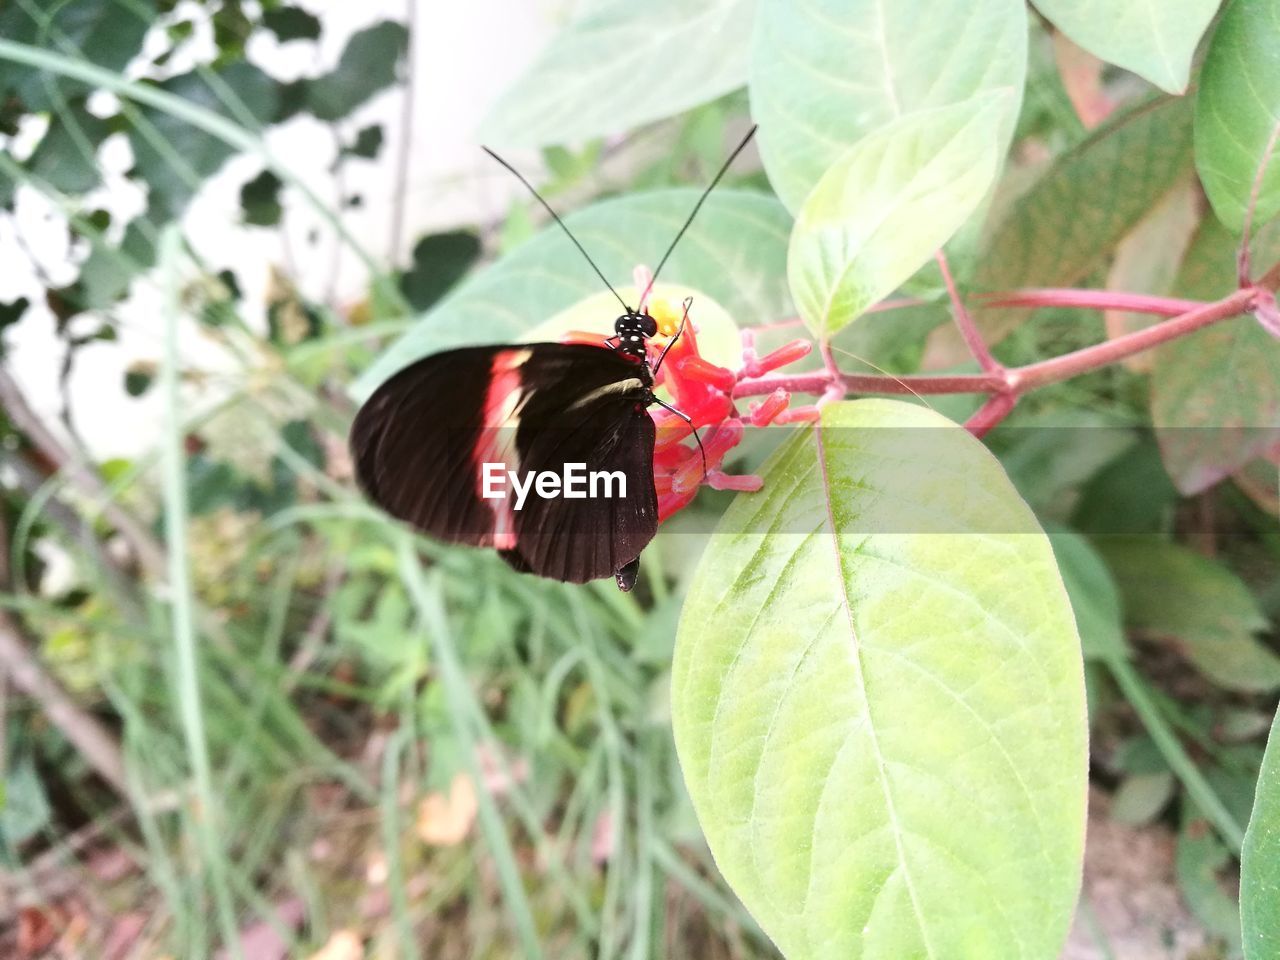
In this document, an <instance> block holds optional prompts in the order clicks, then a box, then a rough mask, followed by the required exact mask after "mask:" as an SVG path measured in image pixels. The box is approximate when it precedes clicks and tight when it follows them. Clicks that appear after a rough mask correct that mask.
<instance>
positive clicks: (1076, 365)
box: [1009, 287, 1257, 393]
mask: <svg viewBox="0 0 1280 960" xmlns="http://www.w3.org/2000/svg"><path fill="white" fill-rule="evenodd" d="M1256 297H1257V291H1256V290H1254V289H1253V288H1252V287H1247V288H1245V289H1243V290H1237V291H1236V292H1235V293H1233V294H1231V296H1229V297H1225V298H1223V299H1222V300H1219V301H1218V302H1216V303H1204V304H1199V305H1197V306H1196V307H1195V308H1194V309H1192V310H1188V311H1187V312H1186V313H1183V314H1181V315H1179V316H1176V317H1173V318H1172V319H1170V320H1166V321H1164V323H1157V324H1155V325H1153V326H1150V327H1147V328H1146V329H1144V330H1136V331H1134V332H1133V333H1129V334H1125V335H1124V336H1123V337H1116V338H1115V339H1114V340H1108V341H1106V342H1105V343H1099V344H1095V345H1094V346H1092V347H1085V348H1083V349H1081V350H1073V351H1072V352H1071V353H1066V354H1063V355H1062V356H1060V357H1054V358H1053V359H1051V360H1042V361H1040V362H1039V363H1033V364H1030V365H1029V366H1025V367H1019V368H1018V369H1017V370H1011V371H1009V372H1010V374H1012V375H1013V377H1012V382H1011V384H1010V386H1012V387H1013V388H1014V389H1015V390H1016V391H1017V392H1018V393H1023V392H1025V391H1027V390H1031V389H1034V388H1036V387H1043V386H1044V385H1045V384H1049V383H1057V382H1059V381H1060V380H1068V379H1070V378H1071V377H1075V376H1078V375H1080V374H1082V373H1085V372H1087V371H1089V370H1096V369H1097V368H1098V367H1105V366H1107V365H1108V364H1112V363H1115V362H1117V361H1119V360H1123V359H1125V358H1126V357H1131V356H1133V355H1134V354H1135V353H1142V352H1143V351H1144V350H1150V349H1151V348H1152V347H1158V346H1159V345H1160V344H1162V343H1168V342H1169V341H1170V340H1176V339H1178V338H1179V337H1184V336H1186V335H1187V334H1189V333H1193V332H1194V331H1196V330H1199V329H1201V328H1202V327H1207V326H1209V325H1210V324H1214V323H1217V322H1218V321H1220V320H1227V319H1230V318H1231V317H1236V316H1239V315H1240V314H1242V313H1248V312H1249V311H1250V310H1251V309H1253V303H1254V300H1255V298H1256Z"/></svg>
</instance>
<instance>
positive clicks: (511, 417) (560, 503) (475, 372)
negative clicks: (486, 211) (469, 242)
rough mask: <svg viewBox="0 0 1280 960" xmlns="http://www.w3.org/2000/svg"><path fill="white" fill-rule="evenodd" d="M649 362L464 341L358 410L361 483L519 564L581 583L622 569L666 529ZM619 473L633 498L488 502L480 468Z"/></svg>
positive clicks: (424, 525)
mask: <svg viewBox="0 0 1280 960" xmlns="http://www.w3.org/2000/svg"><path fill="white" fill-rule="evenodd" d="M649 382H650V378H649V376H648V369H647V368H646V367H644V365H643V364H640V363H637V362H635V361H632V360H629V359H627V358H626V357H624V356H622V355H620V354H618V353H615V352H613V351H611V350H607V349H604V348H602V347H594V346H590V345H585V344H558V343H539V344H526V345H519V346H499V347H469V348H464V349H461V350H452V351H448V352H446V353H442V354H436V355H434V356H431V357H428V358H426V359H425V360H420V361H418V362H417V363H415V364H413V365H411V366H409V367H407V368H406V369H405V370H403V371H401V372H400V373H398V374H396V375H395V376H394V377H392V378H391V379H390V380H388V381H387V382H386V383H384V384H383V385H382V386H381V387H379V388H378V390H376V391H375V392H374V394H373V395H372V396H371V397H370V398H369V400H368V401H367V402H366V403H365V405H364V406H363V407H362V408H361V409H360V412H359V413H358V414H357V416H356V421H355V424H354V425H353V427H352V431H351V448H352V455H353V461H354V463H355V471H356V477H357V479H358V480H359V482H360V484H361V486H362V487H363V488H364V490H365V491H366V493H367V494H368V496H369V498H370V499H371V500H373V501H374V502H375V503H377V504H379V505H380V506H381V507H383V508H384V509H385V510H387V512H388V513H390V514H391V515H393V516H395V517H397V518H399V519H401V520H405V521H407V522H409V523H411V524H413V525H414V526H416V527H418V528H419V529H421V530H423V531H424V532H426V533H428V534H431V535H432V536H435V537H437V538H439V539H442V540H447V541H450V542H454V543H466V544H471V545H475V546H496V547H498V548H499V549H501V550H502V552H503V556H504V557H505V558H506V559H507V560H508V562H510V563H511V564H512V565H513V566H515V567H516V568H517V569H522V570H527V571H529V572H533V573H537V574H540V575H542V576H546V577H552V578H555V579H558V580H568V581H572V582H575V583H580V582H584V581H586V580H592V579H596V578H599V577H607V576H610V575H613V574H614V573H615V572H616V571H617V570H618V569H619V568H621V567H623V566H626V565H628V564H629V563H630V562H631V561H633V560H634V559H635V558H636V557H638V556H639V553H640V551H641V550H642V549H643V548H644V546H645V545H647V544H648V542H649V541H650V540H651V539H653V536H654V534H655V533H656V532H657V495H656V493H655V491H654V486H653V443H654V427H653V422H652V420H651V419H650V417H649V415H648V413H647V411H646V404H647V399H648V385H649ZM493 461H498V462H503V463H504V464H505V465H506V466H508V467H510V468H512V469H516V470H518V471H519V472H520V473H521V474H524V473H525V472H528V471H538V472H542V471H548V472H554V473H556V474H558V475H563V473H564V465H565V464H566V463H577V464H583V465H584V468H585V471H588V472H589V471H609V472H617V473H619V474H621V475H622V476H624V477H625V478H626V494H627V495H626V496H625V497H616V498H612V499H606V498H588V499H566V498H564V497H556V498H552V497H545V498H544V497H540V496H538V495H537V494H536V491H535V490H532V489H531V490H530V492H529V494H528V498H527V500H526V502H525V503H524V504H523V509H522V510H520V511H515V510H514V509H512V508H513V507H514V497H513V496H512V495H510V492H509V491H508V498H507V499H506V500H505V501H495V500H492V499H485V498H483V497H482V496H481V489H482V487H481V465H482V464H483V463H484V462H493Z"/></svg>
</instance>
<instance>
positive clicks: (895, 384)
mask: <svg viewBox="0 0 1280 960" xmlns="http://www.w3.org/2000/svg"><path fill="white" fill-rule="evenodd" d="M1277 284H1280V264H1277V265H1276V266H1275V267H1273V268H1272V269H1271V270H1270V271H1268V273H1267V274H1266V275H1265V276H1264V277H1263V278H1262V280H1260V281H1259V282H1258V284H1257V285H1256V286H1252V287H1247V288H1245V289H1242V290H1237V291H1235V292H1234V293H1232V294H1231V295H1230V296H1227V297H1224V298H1223V299H1221V300H1217V301H1214V302H1212V303H1196V302H1188V301H1168V302H1167V303H1166V304H1164V305H1163V306H1161V310H1162V311H1163V310H1164V309H1168V307H1169V305H1170V304H1172V303H1179V304H1180V305H1181V306H1184V307H1187V309H1185V310H1183V311H1182V312H1180V313H1179V314H1178V315H1177V316H1174V317H1171V318H1170V319H1168V320H1165V321H1163V322H1162V323H1156V324H1153V325H1152V326H1150V327H1147V328H1145V329H1143V330H1137V331H1135V332H1133V333H1130V334H1126V335H1125V336H1123V337H1116V338H1115V339H1114V340H1108V341H1106V342H1104V343H1099V344H1095V345H1093V346H1091V347H1084V348H1082V349H1080V350H1074V351H1072V352H1071V353H1066V354H1063V355H1062V356H1060V357H1053V358H1052V359H1049V360H1042V361H1040V362H1038V363H1032V364H1028V365H1026V366H1023V367H1009V368H1005V367H1000V368H999V369H996V370H992V371H988V372H986V373H980V374H959V375H946V374H944V375H932V374H916V375H912V376H905V377H895V376H881V375H874V374H850V373H842V372H840V371H836V372H835V373H834V374H833V373H831V372H829V371H820V372H815V373H803V374H795V375H775V376H764V377H757V378H754V379H745V380H742V381H740V382H739V383H738V385H737V387H735V388H734V391H733V396H734V398H735V399H738V398H741V397H752V396H760V395H763V394H769V393H772V392H773V391H775V390H777V389H778V388H782V389H784V390H786V391H788V392H789V393H808V394H823V393H826V392H827V391H828V389H829V388H830V387H831V385H832V377H833V376H838V377H839V378H840V380H841V383H842V384H843V387H844V389H846V390H848V391H850V392H852V393H878V394H889V395H904V394H921V395H924V394H935V395H937V394H950V393H983V394H987V395H988V396H989V397H990V398H991V399H990V400H989V401H988V402H987V404H985V405H984V406H983V407H982V409H980V410H979V411H978V413H976V414H975V415H974V417H973V419H972V420H971V421H970V423H969V427H970V429H971V430H973V431H974V433H976V434H978V435H979V436H980V435H981V434H982V433H985V432H986V431H988V430H990V429H991V428H992V427H994V426H995V425H996V424H998V423H999V422H1000V421H1001V420H1003V419H1004V417H1006V416H1007V415H1008V414H1009V412H1010V411H1011V410H1012V409H1013V407H1014V404H1015V403H1016V401H1017V399H1018V398H1019V397H1021V396H1022V395H1023V394H1024V393H1027V392H1028V391H1030V390H1034V389H1037V388H1039V387H1044V386H1048V385H1049V384H1051V383H1059V382H1061V381H1063V380H1069V379H1071V378H1072V377H1076V376H1079V375H1080V374H1083V373H1087V372H1089V371H1091V370H1097V369H1099V368H1101V367H1105V366H1108V365H1110V364H1113V363H1116V362H1118V361H1120V360H1124V359H1126V358H1127V357H1131V356H1133V355H1134V354H1138V353H1142V352H1143V351H1145V350H1150V349H1152V348H1153V347H1158V346H1160V345H1162V344H1165V343H1169V342H1170V341H1172V340H1177V339H1179V338H1180V337H1185V336H1187V335H1188V334H1191V333H1194V332H1195V331H1197V330H1201V329H1203V328H1205V327H1208V326H1211V325H1212V324H1215V323H1219V322H1220V321H1223V320H1228V319H1230V318H1232V317H1237V316H1240V315H1241V314H1244V313H1248V312H1249V311H1251V310H1252V309H1253V308H1254V306H1255V304H1256V302H1257V300H1258V297H1259V296H1260V295H1261V293H1262V292H1263V291H1269V290H1272V289H1274V287H1275V286H1276V285H1277ZM1032 292H1033V291H1028V292H1027V293H1032ZM1038 293H1050V294H1052V295H1054V296H1055V297H1056V296H1058V295H1059V294H1080V295H1081V296H1080V297H1079V300H1081V301H1083V300H1085V299H1086V298H1095V302H1094V303H1090V304H1089V305H1090V306H1094V305H1097V304H1098V303H1100V302H1101V301H1102V300H1103V299H1110V300H1112V301H1115V300H1116V299H1125V298H1128V302H1134V301H1135V300H1145V301H1147V305H1148V306H1156V304H1155V303H1154V301H1157V300H1164V298H1157V297H1151V298H1142V297H1139V296H1138V295H1135V294H1104V293H1103V292H1101V291H1089V290H1081V291H1039V292H1038ZM1004 303H1005V301H1003V300H1002V301H1000V305H1004ZM993 305H995V304H993ZM1010 305H1018V306H1022V305H1029V304H1026V303H1025V301H1019V302H1018V303H1017V304H1010ZM1076 305H1083V304H1079V303H1078V304H1076ZM1126 309H1127V308H1126Z"/></svg>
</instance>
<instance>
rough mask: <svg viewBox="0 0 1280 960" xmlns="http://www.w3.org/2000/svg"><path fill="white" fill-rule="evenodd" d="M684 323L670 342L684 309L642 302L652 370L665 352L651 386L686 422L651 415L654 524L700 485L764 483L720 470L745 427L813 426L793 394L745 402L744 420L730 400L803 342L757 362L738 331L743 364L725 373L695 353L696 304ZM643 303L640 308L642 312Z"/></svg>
mask: <svg viewBox="0 0 1280 960" xmlns="http://www.w3.org/2000/svg"><path fill="white" fill-rule="evenodd" d="M649 279H650V275H649V271H648V270H647V269H645V268H644V267H639V268H637V269H636V272H635V280H636V286H637V287H638V288H639V289H641V290H646V291H647V290H648V289H649ZM689 303H690V305H689V307H688V310H689V317H688V322H686V323H685V324H684V331H683V332H682V333H680V337H679V339H677V340H675V342H674V343H672V338H673V337H674V336H675V335H676V332H677V331H678V330H680V324H681V320H682V319H683V318H684V313H685V305H684V304H683V303H682V304H680V305H678V306H677V305H673V304H672V303H671V302H669V301H667V300H664V299H662V298H653V299H650V300H649V301H648V313H649V315H650V316H651V317H653V319H654V320H656V321H657V323H658V333H657V334H656V335H655V336H654V337H652V338H651V339H650V340H649V343H648V348H649V363H650V365H651V366H657V364H658V359H659V357H663V350H666V348H667V346H668V345H670V349H669V350H667V352H666V356H665V357H663V359H662V366H661V367H660V368H659V369H658V374H657V377H656V379H655V385H656V386H660V387H665V388H666V391H667V393H668V395H669V397H670V402H671V405H672V406H673V407H675V408H676V409H678V410H680V411H681V412H682V413H684V414H686V415H687V416H688V417H689V420H688V421H685V420H684V419H683V418H681V417H679V416H677V415H676V414H674V413H672V412H671V411H669V410H664V409H663V408H661V407H658V406H655V407H652V408H650V411H649V412H650V415H651V416H652V417H653V421H654V424H655V425H656V426H657V432H658V436H657V440H656V441H655V443H654V447H653V483H654V486H655V487H656V488H657V492H658V521H659V522H661V521H663V520H665V519H667V517H669V516H671V515H672V514H673V513H675V512H677V511H678V510H681V509H683V508H684V507H686V506H688V505H689V503H691V502H692V501H693V498H694V497H695V496H696V495H697V493H698V488H699V487H700V486H702V485H703V484H704V483H705V484H706V485H707V486H709V487H711V488H712V489H713V490H742V491H748V492H753V491H756V490H759V489H760V488H761V486H763V484H764V481H763V480H762V479H761V478H760V477H758V476H756V475H755V474H728V473H725V472H724V471H723V470H722V469H721V466H722V465H723V463H724V459H725V457H726V456H727V455H728V454H729V452H730V451H731V450H732V449H733V448H734V447H736V446H737V445H738V444H739V443H741V442H742V436H743V433H744V431H745V428H746V427H747V426H748V425H750V426H753V427H765V426H768V425H769V424H771V423H794V422H796V421H800V420H811V419H813V418H814V416H815V415H816V412H817V410H816V408H815V407H811V406H805V407H791V406H790V404H791V395H790V394H789V393H787V391H786V390H781V389H779V390H775V391H774V392H773V393H772V394H770V395H769V396H768V397H766V398H765V399H764V400H762V401H760V402H758V403H753V404H751V406H750V408H749V410H748V411H747V414H746V415H745V417H744V416H743V415H742V414H741V413H740V412H739V411H738V408H737V406H736V404H735V403H734V401H733V391H734V388H735V387H736V386H737V385H738V383H739V382H741V381H742V380H745V379H754V378H756V377H761V376H763V375H764V374H766V373H769V372H770V371H771V370H776V369H778V368H779V367H783V366H786V365H787V364H789V363H794V362H795V361H797V360H799V359H801V358H802V357H806V356H808V355H809V352H810V351H811V350H812V349H813V344H811V343H810V342H809V341H807V340H793V341H791V342H790V343H788V344H785V345H784V346H782V347H779V348H778V349H777V350H774V351H773V352H772V353H769V354H767V355H765V356H763V357H758V356H756V352H755V335H754V333H753V332H752V331H751V330H749V329H748V330H743V331H742V365H741V367H740V368H739V369H738V370H736V371H735V370H729V369H726V368H725V367H722V366H719V365H718V364H715V363H712V362H711V361H709V360H707V359H706V358H705V357H703V356H702V354H701V353H699V352H698V324H697V313H698V310H697V303H696V302H695V301H689ZM644 308H645V302H644V301H641V303H640V306H639V307H638V309H641V310H643V309H644ZM562 341H563V342H565V343H590V344H593V345H596V346H601V347H603V342H602V341H603V337H602V335H601V334H599V333H590V332H586V331H573V332H570V333H567V334H565V335H564V337H562ZM695 429H697V430H699V431H700V435H701V437H702V448H703V450H704V451H705V452H706V457H707V459H706V470H705V472H704V470H703V462H702V454H701V453H700V452H699V451H698V445H697V443H696V442H694V440H693V439H692V437H693V431H694V430H695Z"/></svg>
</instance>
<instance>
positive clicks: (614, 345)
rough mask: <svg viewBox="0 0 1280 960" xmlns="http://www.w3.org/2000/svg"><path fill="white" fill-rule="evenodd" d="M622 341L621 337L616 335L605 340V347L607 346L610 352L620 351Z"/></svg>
mask: <svg viewBox="0 0 1280 960" xmlns="http://www.w3.org/2000/svg"><path fill="white" fill-rule="evenodd" d="M621 340H622V338H621V337H619V336H618V335H617V334H616V333H615V334H614V335H613V336H612V337H605V338H604V342H605V345H606V346H607V347H608V348H609V349H610V350H617V349H618V343H619V342H620V341H621Z"/></svg>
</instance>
